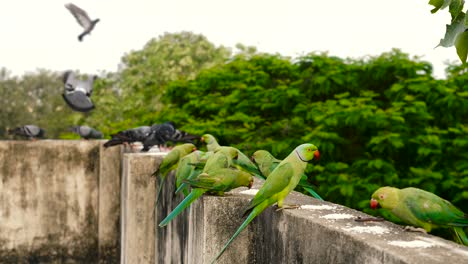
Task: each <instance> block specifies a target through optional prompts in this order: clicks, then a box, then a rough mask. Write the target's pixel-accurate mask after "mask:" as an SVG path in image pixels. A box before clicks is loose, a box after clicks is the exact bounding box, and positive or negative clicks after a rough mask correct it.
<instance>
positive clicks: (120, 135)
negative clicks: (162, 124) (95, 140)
mask: <svg viewBox="0 0 468 264" xmlns="http://www.w3.org/2000/svg"><path fill="white" fill-rule="evenodd" d="M150 134H151V127H150V126H140V127H136V128H132V129H128V130H123V131H119V132H117V133H116V134H113V135H111V137H112V138H111V139H110V140H108V141H107V142H106V143H104V147H106V148H107V147H112V146H117V145H121V144H130V143H133V142H143V141H145V140H146V138H147V137H148V136H149V135H150Z"/></svg>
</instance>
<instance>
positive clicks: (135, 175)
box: [0, 140, 468, 264]
mask: <svg viewBox="0 0 468 264" xmlns="http://www.w3.org/2000/svg"><path fill="white" fill-rule="evenodd" d="M123 152H124V151H122V149H120V148H118V147H116V148H110V149H103V148H102V141H84V140H83V141H49V140H43V141H36V142H31V141H1V142H0V162H1V163H0V165H1V166H0V263H97V262H100V263H119V262H121V263H131V264H133V263H138V264H140V263H141V264H145V263H196V264H199V263H210V261H211V260H212V258H213V257H214V256H215V254H216V253H217V252H218V251H219V250H220V248H221V247H222V246H223V245H224V243H225V242H226V241H227V240H228V239H229V238H230V237H231V235H232V234H233V233H234V232H235V231H236V229H237V228H238V226H239V225H240V224H241V222H242V221H243V219H242V218H241V214H242V211H243V208H244V207H245V205H246V204H247V203H248V202H249V200H250V199H251V198H252V197H253V195H254V194H255V190H256V189H258V188H260V186H261V182H256V183H255V186H254V188H253V189H252V190H247V189H246V188H239V189H236V190H234V191H232V192H230V193H227V194H226V195H225V196H224V197H217V196H208V195H207V196H203V197H201V198H200V199H199V200H198V201H196V202H195V203H194V204H192V206H191V207H190V209H189V210H186V211H185V212H184V213H183V214H181V215H179V216H178V217H177V218H176V219H175V220H174V221H172V222H171V223H170V224H169V225H168V226H167V227H165V228H159V227H157V224H158V223H159V222H160V221H161V220H162V219H163V218H164V217H165V216H166V215H167V214H168V213H169V212H170V211H171V210H172V209H173V208H175V206H176V205H177V204H178V203H179V202H180V201H181V200H182V197H181V196H174V195H173V192H174V180H173V175H170V176H169V177H168V180H167V181H166V186H164V188H163V193H162V197H161V198H162V199H161V201H160V203H159V204H158V205H156V206H155V204H154V201H155V196H156V188H157V186H158V183H157V182H156V179H155V178H154V177H151V174H152V173H153V172H154V171H155V170H156V169H157V168H158V166H159V164H160V162H161V160H162V156H161V155H158V154H156V153H147V154H141V153H134V154H130V153H125V154H123ZM121 176H122V178H121ZM286 202H287V203H289V204H300V205H302V208H301V209H297V210H283V211H279V212H276V211H275V207H271V208H268V209H267V210H265V211H264V212H263V213H262V214H261V215H260V216H259V217H257V219H255V220H254V221H253V222H252V223H251V224H250V225H249V227H248V228H246V230H244V231H243V232H242V233H241V235H240V236H239V237H238V238H237V239H236V240H235V241H234V242H233V243H232V244H231V246H230V247H229V248H228V250H227V251H226V252H225V254H224V255H223V256H222V258H221V259H220V260H219V261H218V263H416V264H417V263H424V264H431V263H464V262H467V263H468V247H463V246H460V245H458V244H455V243H453V242H450V241H446V240H443V239H441V238H438V237H434V236H431V235H426V234H420V233H409V232H406V231H403V230H402V228H401V227H399V226H396V225H394V224H391V223H389V222H365V223H362V222H356V221H355V219H356V218H357V217H358V216H366V215H365V214H363V213H361V212H358V211H355V210H352V209H349V208H346V207H343V206H340V205H336V204H332V203H328V202H321V201H318V200H316V199H313V198H311V197H308V196H305V195H302V194H299V193H292V194H291V195H290V196H289V197H288V198H287V201H286ZM120 230H121V231H120ZM120 245H122V246H121V248H120Z"/></svg>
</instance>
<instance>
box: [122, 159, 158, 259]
mask: <svg viewBox="0 0 468 264" xmlns="http://www.w3.org/2000/svg"><path fill="white" fill-rule="evenodd" d="M160 162H161V156H160V155H156V154H124V156H123V176H122V192H121V194H122V229H121V230H122V236H121V238H122V240H121V241H122V251H121V262H122V263H141V264H145V263H154V254H155V240H154V233H155V225H154V201H155V197H156V189H155V183H154V182H155V179H156V178H155V177H151V174H152V173H153V172H154V171H155V170H156V168H158V167H159V163H160Z"/></svg>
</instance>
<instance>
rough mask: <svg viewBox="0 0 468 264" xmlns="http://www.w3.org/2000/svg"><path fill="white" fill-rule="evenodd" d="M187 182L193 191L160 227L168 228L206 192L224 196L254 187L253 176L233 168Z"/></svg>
mask: <svg viewBox="0 0 468 264" xmlns="http://www.w3.org/2000/svg"><path fill="white" fill-rule="evenodd" d="M187 182H188V183H189V184H190V185H191V186H192V191H191V192H190V194H189V195H188V196H187V197H186V198H185V199H184V200H183V201H182V202H181V203H180V204H179V205H177V207H176V208H175V209H174V210H173V211H172V212H171V213H170V214H169V215H168V216H167V217H166V218H164V220H162V221H161V223H159V226H160V227H163V226H166V225H167V224H168V223H169V222H170V221H171V220H172V219H174V218H175V217H176V216H177V215H179V214H180V213H181V212H182V211H183V210H184V209H185V208H187V207H188V206H190V204H191V203H193V202H194V201H195V200H196V199H198V197H200V196H201V195H202V194H204V193H205V192H214V193H216V194H217V195H223V194H224V192H228V191H230V190H232V189H234V188H237V187H242V186H245V187H249V189H250V188H251V187H252V185H253V177H252V175H251V174H249V173H247V172H244V171H240V170H236V169H232V168H218V169H216V170H211V171H210V172H208V173H207V172H203V173H202V174H200V175H199V176H198V177H197V178H195V179H192V180H187Z"/></svg>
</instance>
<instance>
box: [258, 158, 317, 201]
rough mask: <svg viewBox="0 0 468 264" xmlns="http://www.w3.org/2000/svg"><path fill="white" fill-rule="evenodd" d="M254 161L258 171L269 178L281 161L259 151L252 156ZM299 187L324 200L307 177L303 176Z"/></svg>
mask: <svg viewBox="0 0 468 264" xmlns="http://www.w3.org/2000/svg"><path fill="white" fill-rule="evenodd" d="M252 160H253V161H254V163H255V164H256V165H257V167H258V169H259V170H260V172H261V173H262V175H264V176H265V177H268V175H270V173H271V172H272V171H273V170H274V169H275V168H276V167H277V166H278V164H280V162H281V160H279V159H277V158H275V157H274V156H273V155H272V154H271V153H270V152H268V151H266V150H257V151H255V152H254V153H253V154H252ZM298 186H300V187H302V189H304V190H306V191H307V192H309V193H310V194H311V195H312V196H313V197H315V198H316V199H319V200H322V201H323V198H322V197H320V195H318V193H316V192H315V191H314V190H313V188H314V187H313V186H312V185H310V184H309V183H308V182H307V176H306V175H305V174H303V175H302V177H301V180H300V181H299V184H298Z"/></svg>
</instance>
